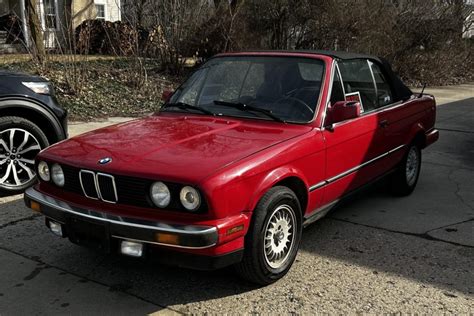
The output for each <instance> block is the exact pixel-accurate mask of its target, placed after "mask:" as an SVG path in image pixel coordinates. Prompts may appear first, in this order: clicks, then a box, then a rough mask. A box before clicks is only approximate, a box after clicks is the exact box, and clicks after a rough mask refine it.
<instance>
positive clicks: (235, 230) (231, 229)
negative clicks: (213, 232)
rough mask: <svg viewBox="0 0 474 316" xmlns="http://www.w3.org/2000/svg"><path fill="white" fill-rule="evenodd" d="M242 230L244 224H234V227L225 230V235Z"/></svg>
mask: <svg viewBox="0 0 474 316" xmlns="http://www.w3.org/2000/svg"><path fill="white" fill-rule="evenodd" d="M242 230H244V225H239V226H234V227H232V228H229V229H228V230H227V233H226V235H227V236H229V235H232V234H235V233H237V232H240V231H242Z"/></svg>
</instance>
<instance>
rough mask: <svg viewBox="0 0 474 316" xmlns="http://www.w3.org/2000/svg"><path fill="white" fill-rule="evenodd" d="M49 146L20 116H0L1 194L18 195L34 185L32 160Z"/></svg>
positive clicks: (44, 138) (34, 128) (42, 136)
mask: <svg viewBox="0 0 474 316" xmlns="http://www.w3.org/2000/svg"><path fill="white" fill-rule="evenodd" d="M48 146H49V141H48V138H47V137H46V135H45V134H44V133H43V131H42V130H41V129H40V128H39V127H38V126H37V125H36V124H34V123H32V122H31V121H29V120H27V119H24V118H22V117H16V116H6V117H0V193H2V194H17V193H21V192H23V191H24V190H25V189H26V188H28V187H29V186H31V185H32V184H34V183H35V182H36V172H35V165H34V159H35V157H36V155H37V154H38V153H39V152H40V151H41V149H43V148H46V147H48Z"/></svg>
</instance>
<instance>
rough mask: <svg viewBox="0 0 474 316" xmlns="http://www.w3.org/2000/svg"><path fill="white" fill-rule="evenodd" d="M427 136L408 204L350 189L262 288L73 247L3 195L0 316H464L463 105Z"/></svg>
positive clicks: (473, 232) (467, 135)
mask: <svg viewBox="0 0 474 316" xmlns="http://www.w3.org/2000/svg"><path fill="white" fill-rule="evenodd" d="M471 92H472V91H471ZM471 96H472V94H471ZM118 120H122V119H118ZM123 120H125V119H123ZM97 124H98V123H97ZM102 124H106V123H102ZM89 127H90V125H87V124H73V125H72V126H71V130H72V131H77V130H81V131H85V130H86V129H88V128H89ZM437 127H438V128H439V129H440V133H441V134H440V140H439V141H438V142H437V143H436V144H434V145H433V146H432V147H430V148H428V149H427V150H425V151H424V152H423V155H424V156H423V165H422V172H421V178H420V181H419V184H418V186H417V188H416V190H415V192H414V193H413V194H412V195H411V196H409V197H406V198H393V197H391V196H389V195H388V194H387V193H386V192H385V183H384V182H383V181H382V182H379V183H377V184H376V185H374V186H372V187H371V188H369V189H368V190H365V191H364V192H361V193H360V194H358V195H357V196H355V197H354V198H352V199H351V201H349V202H347V203H345V204H344V205H341V206H339V207H338V208H337V209H336V210H334V211H333V212H331V213H330V214H329V215H328V217H326V218H325V219H323V220H321V221H319V222H317V223H315V224H313V225H311V226H310V227H308V228H307V229H306V230H305V231H304V233H303V241H302V245H301V250H300V253H299V255H298V257H297V260H296V262H295V264H294V266H293V267H292V269H291V270H290V272H289V274H288V275H287V276H286V277H285V278H284V279H282V280H281V281H279V282H277V283H276V284H273V285H270V286H267V287H264V288H257V287H255V286H253V285H251V284H247V283H244V282H242V281H240V280H239V279H238V278H236V277H235V276H234V275H233V274H232V273H231V272H230V270H229V269H225V270H221V271H216V272H196V271H191V270H184V269H178V268H173V267H165V266H160V265H155V264H153V263H151V262H146V261H141V260H133V259H130V258H125V257H121V256H118V255H109V256H106V255H102V254H100V253H95V252H92V251H90V250H87V249H83V248H80V247H78V246H75V245H73V244H70V243H69V242H68V241H67V240H61V239H59V238H57V237H55V236H53V235H52V234H51V233H50V232H48V230H47V229H46V227H45V226H44V222H43V219H42V218H41V217H38V216H37V215H33V214H32V212H31V211H30V210H28V209H27V208H26V207H24V206H23V201H22V200H21V199H19V197H18V196H16V197H9V198H3V199H2V202H3V203H2V204H1V205H0V267H1V269H2V272H1V273H0V314H1V315H12V314H48V315H50V314H65V313H67V314H70V313H71V314H89V315H95V314H97V315H98V314H115V315H116V314H149V313H157V314H160V313H165V314H173V313H204V312H209V313H219V314H220V313H244V312H246V313H285V314H286V313H315V312H329V313H348V312H352V313H355V312H370V313H381V312H391V313H397V312H402V313H429V314H431V313H456V314H457V313H474V274H473V267H474V190H473V187H474V98H472V97H471V98H469V99H465V100H462V101H458V102H453V103H449V104H444V105H442V106H440V107H438V122H437Z"/></svg>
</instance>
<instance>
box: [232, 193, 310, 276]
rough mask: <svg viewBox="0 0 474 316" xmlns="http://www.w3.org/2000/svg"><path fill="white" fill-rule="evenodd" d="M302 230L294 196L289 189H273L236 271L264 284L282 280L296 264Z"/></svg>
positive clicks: (258, 212) (257, 214) (258, 209)
mask: <svg viewBox="0 0 474 316" xmlns="http://www.w3.org/2000/svg"><path fill="white" fill-rule="evenodd" d="M301 231H302V215H301V207H300V203H299V201H298V198H297V197H296V195H295V193H294V192H293V191H291V190H290V189H288V188H287V187H282V186H277V187H273V188H271V189H270V190H269V191H268V192H267V193H266V194H265V195H264V196H263V197H262V199H261V200H260V202H259V203H258V205H257V207H256V208H255V210H254V214H253V219H252V223H251V225H250V228H249V232H248V233H247V235H246V237H245V250H244V257H243V259H242V262H240V263H239V264H237V265H236V270H237V272H238V273H239V274H240V276H242V277H243V278H244V279H246V280H248V281H250V282H253V283H257V284H261V285H267V284H270V283H273V282H275V281H277V280H279V279H280V278H282V277H283V276H284V275H285V274H286V273H287V272H288V270H289V269H290V267H291V266H292V264H293V262H294V261H295V258H296V254H297V252H298V248H299V244H300V241H301Z"/></svg>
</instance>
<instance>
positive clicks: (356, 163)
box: [322, 59, 386, 204]
mask: <svg viewBox="0 0 474 316" xmlns="http://www.w3.org/2000/svg"><path fill="white" fill-rule="evenodd" d="M333 77H334V80H333V85H332V91H331V98H330V103H334V102H337V101H344V100H346V99H348V97H351V100H353V98H352V97H353V96H354V95H356V96H358V97H359V98H360V101H361V103H362V106H363V107H364V112H363V113H362V114H361V116H360V117H358V118H355V119H350V120H347V121H343V122H339V123H335V124H334V125H333V126H332V128H331V129H328V128H323V129H322V130H323V136H324V139H325V142H326V183H325V185H326V188H325V190H324V202H323V204H328V203H330V202H333V201H335V200H337V199H339V198H340V197H341V196H343V195H345V194H346V193H348V192H350V191H352V190H354V189H356V188H357V187H359V186H361V185H363V184H365V183H367V182H369V181H370V180H372V179H374V178H376V177H377V176H379V175H381V174H382V173H384V171H385V170H386V169H385V168H384V164H383V162H382V160H383V159H379V157H380V156H381V155H382V154H383V153H384V149H385V147H384V146H383V143H384V133H383V129H382V128H380V126H379V122H380V118H379V113H378V112H377V111H375V104H376V91H375V86H374V83H373V79H372V78H373V77H372V73H371V70H370V66H369V64H368V61H367V60H366V59H355V60H349V61H345V60H344V61H339V62H338V64H337V65H336V69H335V74H334V76H333ZM346 79H347V80H346ZM341 90H342V92H343V93H342V94H341ZM329 106H330V105H329ZM326 111H327V109H326ZM326 117H327V115H326ZM327 124H329V122H325V125H327Z"/></svg>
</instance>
